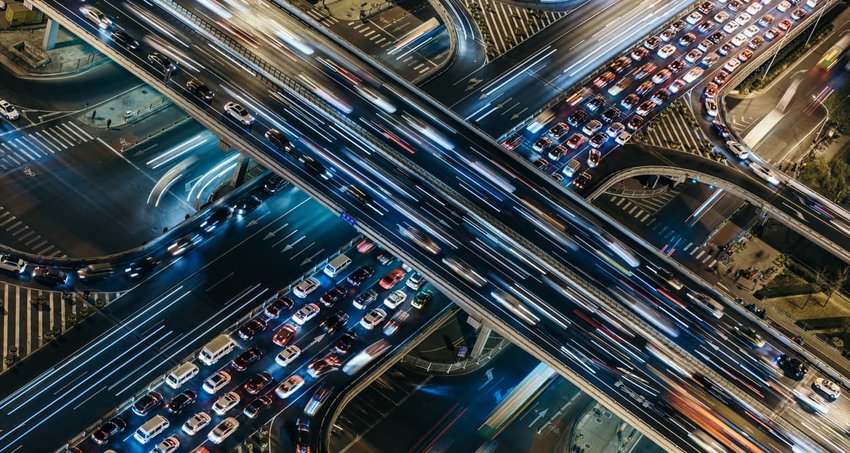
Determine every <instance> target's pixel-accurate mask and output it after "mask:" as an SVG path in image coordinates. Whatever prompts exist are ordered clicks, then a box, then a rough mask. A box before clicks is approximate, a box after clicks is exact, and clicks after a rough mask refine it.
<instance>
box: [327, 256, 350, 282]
mask: <svg viewBox="0 0 850 453" xmlns="http://www.w3.org/2000/svg"><path fill="white" fill-rule="evenodd" d="M350 265H351V258H349V257H347V256H345V254H344V253H340V254H339V255H337V256H336V258H334V259H332V260H330V261H329V262H328V264H327V265H326V266H325V269H324V272H325V275H327V276H328V277H331V278H333V277H336V276H337V275H339V273H340V272H342V271H343V270H345V268H346V267H348V266H350Z"/></svg>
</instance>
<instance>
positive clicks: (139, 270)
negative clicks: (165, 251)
mask: <svg viewBox="0 0 850 453" xmlns="http://www.w3.org/2000/svg"><path fill="white" fill-rule="evenodd" d="M157 264H159V260H157V259H156V258H154V257H152V256H149V257H146V258H145V259H142V260H139V261H133V262H132V263H130V264H128V265H127V267H126V268H125V269H124V272H125V273H126V274H127V276H128V277H130V278H139V277H141V276H142V275H144V274H146V273H148V272H149V271H150V270H151V269H153V268H154V267H156V265H157Z"/></svg>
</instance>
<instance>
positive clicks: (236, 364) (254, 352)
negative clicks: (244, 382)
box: [230, 346, 263, 371]
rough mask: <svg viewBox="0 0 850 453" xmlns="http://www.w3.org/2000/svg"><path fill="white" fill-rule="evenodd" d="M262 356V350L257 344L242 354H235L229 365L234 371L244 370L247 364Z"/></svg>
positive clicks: (249, 364)
mask: <svg viewBox="0 0 850 453" xmlns="http://www.w3.org/2000/svg"><path fill="white" fill-rule="evenodd" d="M262 356H263V350H262V349H260V348H258V347H257V346H254V347H253V348H251V349H248V350H246V351H245V352H243V353H242V354H239V355H238V356H236V358H234V359H233V361H232V362H230V365H231V366H232V367H233V369H234V370H236V371H245V370H246V369H247V368H248V367H249V366H251V365H253V364H254V363H256V362H257V360H260V358H261V357H262Z"/></svg>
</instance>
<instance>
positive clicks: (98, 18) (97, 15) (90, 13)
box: [80, 5, 112, 30]
mask: <svg viewBox="0 0 850 453" xmlns="http://www.w3.org/2000/svg"><path fill="white" fill-rule="evenodd" d="M80 12H81V13H83V17H85V18H86V19H88V20H89V21H90V22H92V23H94V24H95V25H97V27H98V28H100V29H102V30H106V29H107V28H109V27H111V26H112V21H111V20H109V18H108V17H106V14H103V12H102V11H101V10H99V9H97V8H95V7H94V6H89V5H83V6H81V7H80Z"/></svg>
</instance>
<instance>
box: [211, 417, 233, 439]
mask: <svg viewBox="0 0 850 453" xmlns="http://www.w3.org/2000/svg"><path fill="white" fill-rule="evenodd" d="M237 428H239V421H238V420H236V419H235V418H233V417H227V418H225V419H224V420H222V421H221V423H219V424H218V425H216V427H215V428H213V430H212V431H210V433H209V434H207V439H209V440H210V442H212V443H214V444H220V443H222V442H224V439H227V438H228V437H230V435H231V434H233V433H234V432H236V429H237Z"/></svg>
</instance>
